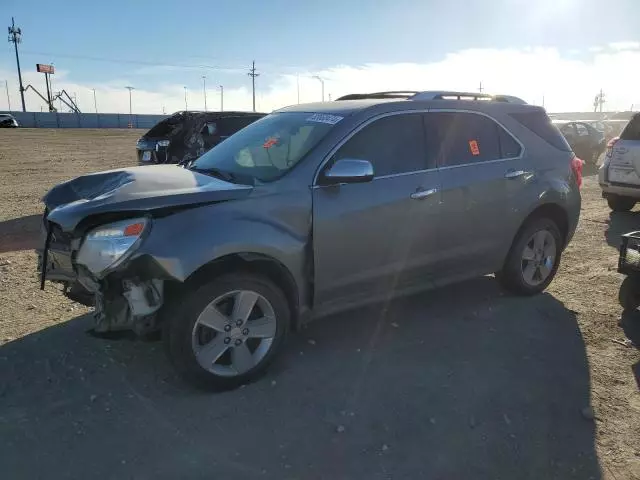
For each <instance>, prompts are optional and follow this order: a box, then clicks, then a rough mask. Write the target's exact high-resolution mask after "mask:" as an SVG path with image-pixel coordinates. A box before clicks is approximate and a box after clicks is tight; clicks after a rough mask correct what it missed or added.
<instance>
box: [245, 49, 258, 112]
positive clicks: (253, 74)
mask: <svg viewBox="0 0 640 480" xmlns="http://www.w3.org/2000/svg"><path fill="white" fill-rule="evenodd" d="M247 75H249V76H250V77H251V89H252V92H253V111H254V112H255V111H256V77H259V76H260V74H259V73H256V61H255V60H254V61H253V62H252V63H251V70H249V73H247Z"/></svg>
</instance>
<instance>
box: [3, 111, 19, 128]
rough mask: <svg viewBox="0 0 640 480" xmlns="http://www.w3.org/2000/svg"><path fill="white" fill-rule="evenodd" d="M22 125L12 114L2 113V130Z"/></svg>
mask: <svg viewBox="0 0 640 480" xmlns="http://www.w3.org/2000/svg"><path fill="white" fill-rule="evenodd" d="M19 126H20V124H19V123H18V121H17V120H16V119H15V118H14V117H13V115H11V114H10V113H0V128H16V127H19Z"/></svg>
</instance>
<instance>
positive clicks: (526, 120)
mask: <svg viewBox="0 0 640 480" xmlns="http://www.w3.org/2000/svg"><path fill="white" fill-rule="evenodd" d="M509 116H510V117H512V118H513V119H515V120H517V121H518V122H519V123H520V124H522V125H524V126H525V127H527V128H528V129H529V130H531V131H532V132H533V133H535V134H536V135H537V136H539V137H540V138H542V139H543V140H544V141H545V142H547V143H548V144H549V145H551V146H553V147H555V148H557V149H558V150H562V151H565V152H570V151H571V147H570V146H569V144H568V143H567V140H566V139H565V138H564V137H563V136H562V134H561V133H560V131H559V130H558V129H557V127H556V126H555V125H553V124H552V123H551V119H550V118H549V117H548V116H547V114H546V113H545V112H544V111H542V110H537V111H532V112H517V113H510V114H509Z"/></svg>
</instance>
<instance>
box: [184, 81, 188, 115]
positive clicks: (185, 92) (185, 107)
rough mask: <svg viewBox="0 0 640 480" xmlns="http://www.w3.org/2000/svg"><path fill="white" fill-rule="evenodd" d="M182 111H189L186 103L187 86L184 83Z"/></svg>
mask: <svg viewBox="0 0 640 480" xmlns="http://www.w3.org/2000/svg"><path fill="white" fill-rule="evenodd" d="M184 111H185V112H188V111H189V106H188V105H187V87H186V85H185V87H184Z"/></svg>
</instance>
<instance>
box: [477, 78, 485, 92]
mask: <svg viewBox="0 0 640 480" xmlns="http://www.w3.org/2000/svg"><path fill="white" fill-rule="evenodd" d="M483 90H484V88H482V80H481V81H480V87H478V91H479V92H480V93H482V91H483Z"/></svg>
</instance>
